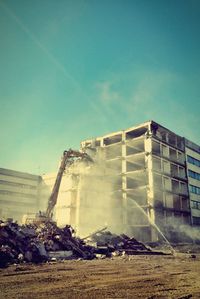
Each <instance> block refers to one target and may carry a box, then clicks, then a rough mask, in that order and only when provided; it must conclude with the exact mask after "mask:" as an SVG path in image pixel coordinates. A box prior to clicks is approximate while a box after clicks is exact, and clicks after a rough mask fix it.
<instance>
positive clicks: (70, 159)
mask: <svg viewBox="0 0 200 299" xmlns="http://www.w3.org/2000/svg"><path fill="white" fill-rule="evenodd" d="M79 160H82V161H86V162H89V163H90V162H92V161H93V160H92V159H91V157H90V156H89V155H88V154H87V153H85V152H79V151H76V150H73V149H69V150H67V151H64V152H63V156H62V159H61V163H60V167H59V170H58V173H57V176H56V180H55V183H54V186H53V189H52V192H51V195H50V197H49V199H48V204H47V209H46V211H45V212H41V211H40V212H39V213H37V214H36V215H34V216H27V217H26V219H25V221H23V222H25V223H26V224H28V223H42V222H47V221H52V219H53V210H54V208H55V205H56V203H57V199H58V193H59V189H60V184H61V181H62V177H63V173H64V171H65V170H66V169H67V168H68V167H69V166H70V165H72V164H73V163H74V162H75V161H79Z"/></svg>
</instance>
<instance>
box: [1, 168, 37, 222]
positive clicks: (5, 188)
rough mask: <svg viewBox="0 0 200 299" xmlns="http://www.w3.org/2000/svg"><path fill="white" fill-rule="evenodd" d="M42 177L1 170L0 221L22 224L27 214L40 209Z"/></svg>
mask: <svg viewBox="0 0 200 299" xmlns="http://www.w3.org/2000/svg"><path fill="white" fill-rule="evenodd" d="M40 184H41V177H40V176H37V175H32V174H28V173H24V172H20V171H14V170H10V169H4V168H0V219H7V218H13V219H14V220H16V221H18V222H21V220H22V216H23V215H24V214H26V213H36V212H37V211H38V209H39V201H40Z"/></svg>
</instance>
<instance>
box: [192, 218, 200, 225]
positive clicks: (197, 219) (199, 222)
mask: <svg viewBox="0 0 200 299" xmlns="http://www.w3.org/2000/svg"><path fill="white" fill-rule="evenodd" d="M192 222H193V225H200V217H192Z"/></svg>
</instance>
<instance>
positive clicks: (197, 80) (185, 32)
mask: <svg viewBox="0 0 200 299" xmlns="http://www.w3.org/2000/svg"><path fill="white" fill-rule="evenodd" d="M150 119H153V120H155V121H156V122H158V123H160V124H162V125H164V126H166V127H167V128H169V129H171V130H172V131H175V132H176V133H177V134H180V135H181V136H185V137H187V138H189V139H191V140H192V141H194V142H196V143H198V144H200V1H199V0H187V1H185V0H167V1H166V0H157V1H156V0H130V1H129V0H101V1H99V0H59V1H58V0H42V1H41V0H17V1H16V0H4V1H3V0H0V167H2V168H10V169H14V170H19V171H26V172H30V173H35V174H42V173H47V172H51V171H55V170H56V169H57V166H58V163H59V159H60V156H61V154H62V151H63V150H64V149H68V148H70V147H72V148H75V149H78V148H79V144H80V141H81V140H84V139H89V138H93V137H96V136H101V135H104V134H107V133H110V132H113V131H118V130H120V129H126V128H127V127H131V126H134V125H137V124H140V123H142V122H144V121H147V120H150Z"/></svg>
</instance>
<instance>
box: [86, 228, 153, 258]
mask: <svg viewBox="0 0 200 299" xmlns="http://www.w3.org/2000/svg"><path fill="white" fill-rule="evenodd" d="M88 240H89V243H91V244H93V246H95V247H96V248H97V250H96V252H98V253H105V254H106V253H107V252H108V253H109V252H111V253H112V252H119V253H122V252H124V253H126V254H152V250H151V249H150V248H148V247H146V246H145V245H144V244H143V243H141V242H138V241H137V240H136V239H135V238H129V237H128V236H127V235H125V234H121V235H116V234H113V233H111V232H109V231H99V232H97V233H95V234H93V235H91V236H90V238H88ZM154 253H155V252H154Z"/></svg>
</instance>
